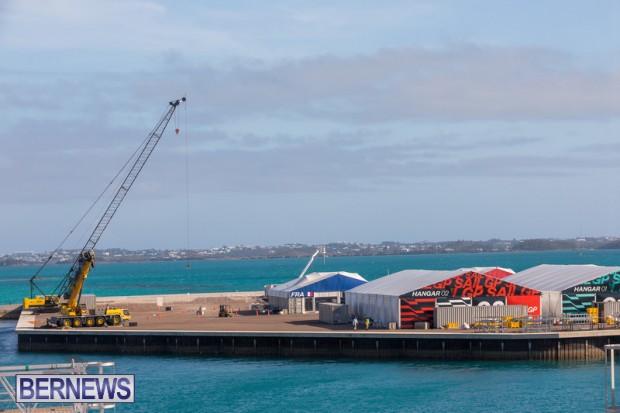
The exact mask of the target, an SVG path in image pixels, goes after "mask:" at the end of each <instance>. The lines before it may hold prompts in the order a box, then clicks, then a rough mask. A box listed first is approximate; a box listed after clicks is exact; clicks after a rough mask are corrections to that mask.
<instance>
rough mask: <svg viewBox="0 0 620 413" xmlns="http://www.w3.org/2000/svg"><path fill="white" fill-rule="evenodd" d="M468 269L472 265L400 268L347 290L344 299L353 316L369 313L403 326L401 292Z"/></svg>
mask: <svg viewBox="0 0 620 413" xmlns="http://www.w3.org/2000/svg"><path fill="white" fill-rule="evenodd" d="M468 271H471V269H458V270H452V271H433V270H405V271H400V272H396V273H394V274H390V275H387V276H385V277H382V278H379V279H377V280H374V281H370V282H368V283H366V284H363V285H360V286H359V287H355V288H353V289H351V290H349V291H346V292H345V301H346V303H347V305H348V306H349V312H350V313H351V315H352V316H357V317H362V318H365V317H370V318H371V319H373V320H374V321H375V322H378V323H379V324H380V325H382V326H387V325H388V323H393V322H395V323H397V325H398V328H401V322H400V320H401V318H400V299H399V297H400V296H401V295H403V294H407V293H409V292H411V291H414V290H417V289H419V288H423V287H426V286H428V285H431V284H435V283H438V282H441V281H444V280H446V279H448V278H452V277H455V276H457V275H460V274H463V273H465V272H468Z"/></svg>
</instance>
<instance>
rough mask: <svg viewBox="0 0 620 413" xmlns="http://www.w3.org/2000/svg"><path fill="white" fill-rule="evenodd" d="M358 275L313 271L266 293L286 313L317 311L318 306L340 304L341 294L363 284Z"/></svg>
mask: <svg viewBox="0 0 620 413" xmlns="http://www.w3.org/2000/svg"><path fill="white" fill-rule="evenodd" d="M367 282H368V281H366V279H364V278H363V277H362V276H361V275H359V274H356V273H350V272H345V271H338V272H314V273H311V274H306V275H303V276H301V277H298V278H296V279H294V280H291V281H288V282H286V283H284V284H280V285H276V286H274V287H271V288H269V289H268V290H267V291H266V295H267V299H268V300H269V304H270V305H271V306H273V307H278V308H281V309H287V310H288V312H289V313H304V312H306V311H318V308H319V303H322V302H323V303H325V302H335V303H340V302H341V301H342V298H343V292H344V291H347V290H350V289H351V288H355V287H357V286H359V285H362V284H365V283H367Z"/></svg>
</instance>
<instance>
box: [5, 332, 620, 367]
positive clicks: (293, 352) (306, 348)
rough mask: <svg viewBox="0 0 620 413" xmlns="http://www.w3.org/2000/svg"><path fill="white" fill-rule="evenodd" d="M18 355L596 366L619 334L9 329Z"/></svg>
mask: <svg viewBox="0 0 620 413" xmlns="http://www.w3.org/2000/svg"><path fill="white" fill-rule="evenodd" d="M16 332H17V334H18V346H19V350H20V351H36V352H70V353H99V352H100V353H106V354H110V353H120V354H180V355H181V354H182V355H188V354H195V355H213V356H219V355H224V356H254V357H256V356H268V357H322V358H372V359H388V358H394V359H398V358H407V359H434V360H558V361H564V360H601V359H604V357H605V351H604V346H605V345H606V344H620V331H616V330H614V331H596V330H594V331H578V332H559V333H555V332H554V333H535V334H514V333H505V334H504V333H497V334H494V333H460V332H458V333H449V332H441V331H432V332H424V333H422V332H388V331H385V332H383V331H381V332H365V331H363V332H344V331H339V332H286V331H277V332H265V331H244V332H242V331H182V330H171V331H147V330H137V329H135V330H134V329H131V328H118V329H116V328H115V329H106V330H99V329H96V328H90V329H71V330H56V329H33V328H30V327H28V328H21V329H20V328H17V330H16Z"/></svg>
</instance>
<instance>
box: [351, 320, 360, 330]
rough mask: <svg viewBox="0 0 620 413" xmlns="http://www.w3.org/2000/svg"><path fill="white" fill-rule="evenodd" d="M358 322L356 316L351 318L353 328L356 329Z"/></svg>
mask: <svg viewBox="0 0 620 413" xmlns="http://www.w3.org/2000/svg"><path fill="white" fill-rule="evenodd" d="M359 323H360V322H359V321H357V317H355V318H353V330H357V325H358V324H359Z"/></svg>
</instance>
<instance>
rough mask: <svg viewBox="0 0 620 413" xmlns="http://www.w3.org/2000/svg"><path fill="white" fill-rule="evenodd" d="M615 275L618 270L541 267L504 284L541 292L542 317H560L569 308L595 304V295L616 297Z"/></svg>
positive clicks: (617, 285)
mask: <svg viewBox="0 0 620 413" xmlns="http://www.w3.org/2000/svg"><path fill="white" fill-rule="evenodd" d="M618 273H620V267H603V266H599V265H592V264H588V265H550V264H542V265H538V266H536V267H532V268H528V269H527V270H524V271H520V272H518V273H516V274H514V275H510V276H508V277H506V278H504V281H508V282H511V283H515V284H519V285H523V286H525V287H528V288H532V289H535V290H538V291H540V292H541V293H542V295H541V303H540V305H541V310H542V312H541V314H542V315H547V316H559V315H561V314H562V313H565V312H567V311H570V307H577V308H579V307H580V306H581V307H588V306H590V305H591V303H592V302H594V301H596V295H597V293H599V294H602V293H608V294H614V293H615V294H618V291H619V290H620V288H619V284H618V283H617V282H616V281H615V279H616V278H618V277H617V276H616V274H618ZM584 311H585V310H584Z"/></svg>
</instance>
